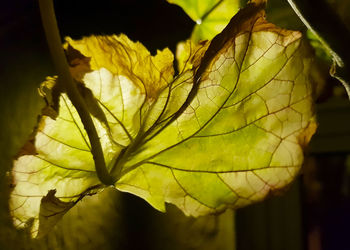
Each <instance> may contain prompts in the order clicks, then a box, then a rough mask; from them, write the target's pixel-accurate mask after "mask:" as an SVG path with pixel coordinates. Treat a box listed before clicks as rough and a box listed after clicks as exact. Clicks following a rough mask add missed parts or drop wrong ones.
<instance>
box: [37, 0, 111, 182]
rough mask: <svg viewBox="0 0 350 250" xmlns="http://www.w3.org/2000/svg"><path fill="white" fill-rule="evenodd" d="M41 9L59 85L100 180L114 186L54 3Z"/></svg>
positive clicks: (43, 2) (42, 3)
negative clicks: (83, 133) (84, 136)
mask: <svg viewBox="0 0 350 250" xmlns="http://www.w3.org/2000/svg"><path fill="white" fill-rule="evenodd" d="M39 7H40V14H41V20H42V23H43V26H44V30H45V35H46V39H47V42H48V45H49V49H50V52H51V56H52V60H53V63H54V65H55V68H56V70H57V73H58V75H59V78H58V79H59V80H58V84H62V87H63V89H64V90H65V91H66V92H67V95H68V97H69V99H70V100H71V102H72V104H73V105H74V107H75V108H76V110H77V112H78V114H79V117H80V119H81V122H82V123H83V125H84V128H85V130H86V133H87V135H88V137H89V140H90V144H91V153H92V155H93V159H94V162H95V169H96V173H97V176H98V178H99V180H100V181H101V182H102V183H103V184H105V185H113V184H114V180H113V178H112V177H111V176H110V174H109V173H108V170H107V168H106V163H105V160H104V156H103V151H102V147H101V144H100V139H99V137H98V134H97V131H96V128H95V126H94V124H93V121H92V118H91V116H90V114H89V112H88V109H87V106H86V103H85V102H84V100H83V98H82V97H81V95H80V93H79V91H78V89H77V86H76V84H75V82H74V80H73V78H72V76H71V74H70V71H69V66H68V63H67V59H66V57H65V54H64V51H63V47H62V44H61V37H60V34H59V31H58V26H57V21H56V16H55V11H54V6H53V1H52V0H39Z"/></svg>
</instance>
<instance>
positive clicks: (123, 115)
mask: <svg viewBox="0 0 350 250" xmlns="http://www.w3.org/2000/svg"><path fill="white" fill-rule="evenodd" d="M67 43H68V44H67V45H66V46H65V47H66V48H68V47H69V46H71V47H72V48H74V50H77V51H79V52H80V53H81V54H82V55H83V56H84V57H86V58H90V60H89V65H88V67H85V66H86V65H85V66H84V64H85V63H86V62H87V60H83V61H80V62H81V63H79V62H78V63H76V64H71V66H72V68H71V70H72V74H73V76H75V79H76V80H79V81H81V83H80V84H84V87H86V88H87V89H90V90H91V92H92V94H93V96H94V98H96V102H97V104H98V105H99V106H100V108H99V109H98V110H102V112H104V115H105V119H99V117H101V116H99V117H97V118H94V124H95V126H96V128H97V131H98V134H99V136H100V138H101V145H102V147H103V151H104V155H105V161H106V164H107V168H108V170H109V171H110V173H111V175H112V176H113V177H114V178H115V179H116V180H117V181H116V183H115V187H116V188H117V189H119V190H121V191H124V192H130V193H132V194H135V195H137V196H139V197H141V198H143V199H145V200H146V201H147V202H149V203H150V204H151V205H152V206H154V207H155V208H156V209H158V210H161V211H165V203H172V204H175V205H176V206H177V207H179V208H180V209H181V210H182V211H183V212H184V213H185V214H187V215H192V216H200V215H205V214H209V213H217V212H221V211H223V210H225V209H226V208H227V207H231V208H238V207H242V206H245V205H248V204H251V203H253V202H257V201H261V200H262V199H264V198H265V197H266V196H267V195H268V194H270V193H273V192H275V191H277V190H279V189H281V188H284V187H285V186H287V185H288V184H289V183H290V182H291V181H292V180H293V179H294V178H295V176H296V175H297V174H298V172H299V170H300V167H301V165H302V162H303V148H304V147H305V146H306V145H307V144H308V142H309V140H310V138H311V136H312V135H313V133H314V132H315V129H316V123H315V118H314V108H313V94H314V86H313V82H312V79H311V77H310V74H309V71H310V67H311V64H312V57H311V54H310V53H309V46H308V45H307V44H305V42H304V41H303V40H302V39H301V34H300V33H299V32H296V31H288V30H284V29H280V28H278V27H276V26H274V25H273V24H270V23H268V22H266V21H265V19H264V11H263V6H262V5H259V4H249V5H248V6H247V7H246V8H245V9H243V10H241V11H239V13H238V14H237V15H236V16H235V17H234V18H233V19H232V20H231V21H230V23H229V25H228V26H227V27H226V28H225V29H224V30H223V31H222V33H220V34H219V35H217V36H216V37H215V38H214V39H213V40H212V41H210V42H203V43H199V44H197V45H194V44H193V43H192V42H188V43H186V45H185V46H184V52H185V53H183V54H182V55H183V56H182V57H181V58H180V59H181V65H182V66H181V68H182V70H181V73H180V74H179V75H178V76H176V77H175V78H173V72H174V70H173V67H172V60H173V56H172V54H171V52H170V51H169V50H168V49H165V50H163V51H158V53H157V55H156V56H151V55H150V53H149V52H148V51H147V50H146V48H145V47H143V46H142V45H141V44H140V43H134V42H131V41H130V40H129V39H128V38H127V37H126V36H124V35H120V36H92V37H86V38H83V39H82V40H79V41H74V40H72V39H67ZM74 50H73V51H74ZM67 51H68V50H67ZM69 54H70V53H69V52H68V58H69ZM76 67H77V68H76ZM49 82H52V79H50V81H49ZM44 86H52V84H48V83H46V84H45V85H44ZM47 89H50V87H46V91H44V92H45V93H46V94H45V95H46V96H47V98H46V99H55V98H49V97H53V96H56V95H57V94H55V92H56V91H55V89H54V88H53V89H52V92H53V93H52V94H50V95H49V93H50V91H48V90H47ZM91 100H93V98H88V99H87V100H86V101H89V102H90V101H91ZM92 102H93V103H95V104H96V102H95V101H92ZM48 103H52V102H48ZM53 103H55V102H53ZM95 104H94V105H95ZM56 106H58V104H57V105H55V104H51V106H50V107H51V109H53V110H55V108H54V107H56ZM46 110H47V109H46ZM57 112H58V116H57V115H56V116H57V117H56V116H52V115H51V116H49V115H47V114H52V113H55V112H45V113H43V116H42V118H41V121H40V123H39V125H38V127H37V128H36V136H35V141H34V146H35V149H36V150H35V151H34V152H35V153H33V150H30V152H31V153H30V154H29V155H22V156H20V157H19V158H18V159H17V160H16V161H15V164H14V169H13V177H14V184H15V188H14V190H13V192H12V196H11V201H10V206H11V209H12V215H13V217H14V221H15V224H16V225H17V226H24V225H25V224H26V223H27V224H28V222H29V221H32V220H33V218H34V226H33V227H32V232H33V235H35V233H36V232H37V230H39V231H40V232H41V234H44V233H45V232H47V231H48V230H49V228H50V227H52V226H53V225H54V222H55V221H56V220H54V222H52V221H50V223H46V224H45V222H43V220H42V219H41V218H40V202H41V203H43V200H42V197H44V196H46V197H47V194H50V192H51V193H52V190H53V189H55V190H57V191H56V192H57V193H56V197H55V199H54V200H55V203H59V202H58V200H56V198H57V199H59V201H62V202H68V203H67V204H72V203H70V202H73V203H74V204H75V203H76V202H77V201H79V200H80V199H82V198H83V197H84V196H85V195H87V194H91V192H97V191H98V190H100V189H101V188H103V186H102V185H101V184H100V183H99V181H98V178H97V176H96V173H95V171H94V163H93V159H92V155H91V152H90V145H89V143H88V142H87V141H88V140H87V136H86V132H85V131H84V129H83V126H82V124H81V122H80V120H79V118H78V115H77V112H76V111H75V109H74V107H73V106H72V104H71V103H70V101H69V100H68V99H67V97H66V95H65V94H60V97H59V110H56V113H57ZM105 120H106V121H107V125H108V126H106V124H105ZM31 148H33V147H31ZM50 190H51V191H50ZM42 206H43V205H42ZM64 207H65V206H64ZM55 211H56V210H55ZM60 211H61V212H60ZM60 211H58V215H57V214H56V216H57V217H56V218H59V216H61V215H63V213H65V212H67V210H66V209H62V210H60ZM39 220H40V222H39Z"/></svg>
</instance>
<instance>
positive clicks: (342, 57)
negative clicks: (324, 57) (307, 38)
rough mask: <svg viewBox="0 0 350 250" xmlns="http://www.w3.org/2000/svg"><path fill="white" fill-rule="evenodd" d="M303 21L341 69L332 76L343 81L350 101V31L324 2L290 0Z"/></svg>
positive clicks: (333, 71) (317, 0)
mask: <svg viewBox="0 0 350 250" xmlns="http://www.w3.org/2000/svg"><path fill="white" fill-rule="evenodd" d="M288 2H289V4H290V6H291V7H292V8H293V10H294V11H295V13H296V14H297V15H298V16H299V18H300V19H301V21H302V22H303V23H304V24H305V25H306V27H307V28H309V29H310V31H311V32H312V33H314V34H315V36H316V37H317V38H318V39H319V41H320V42H321V43H322V44H323V46H324V47H325V48H326V49H327V50H328V51H329V53H330V54H331V55H332V57H333V60H334V62H335V63H336V64H337V66H338V67H339V69H338V70H336V72H335V69H333V70H332V72H331V74H332V76H334V77H335V78H337V79H338V80H340V81H341V83H342V84H343V85H344V87H345V89H346V91H347V94H348V96H349V99H350V85H349V84H350V50H349V45H350V31H349V30H348V29H347V27H346V26H345V24H344V23H343V22H342V21H341V20H340V18H339V16H338V15H337V14H336V13H335V12H334V10H333V9H332V8H331V6H329V5H328V4H327V3H326V2H325V1H324V0H288Z"/></svg>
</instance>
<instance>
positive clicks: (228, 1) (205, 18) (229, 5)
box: [167, 0, 239, 42]
mask: <svg viewBox="0 0 350 250" xmlns="http://www.w3.org/2000/svg"><path fill="white" fill-rule="evenodd" d="M167 1H168V2H169V3H172V4H177V5H179V6H180V7H181V8H182V9H183V10H184V11H185V12H186V13H187V15H189V16H190V17H191V19H192V20H193V21H195V22H196V26H195V27H194V30H193V32H192V39H193V41H195V42H198V41H199V40H207V39H212V38H213V37H214V36H215V35H217V34H218V33H220V32H221V31H222V30H223V29H224V28H225V26H226V25H227V24H228V22H229V21H230V19H231V18H232V16H234V15H235V14H236V13H237V11H238V9H239V0H205V1H203V0H202V1H201V0H167Z"/></svg>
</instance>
